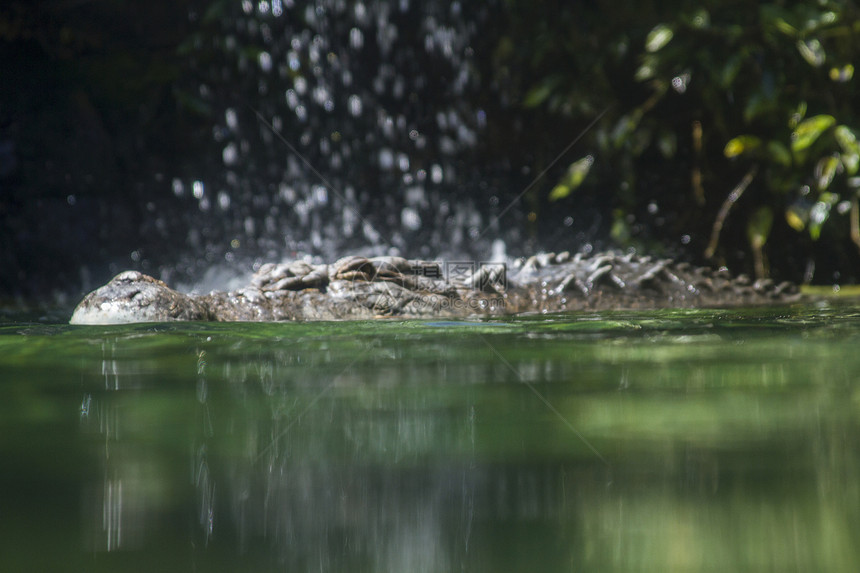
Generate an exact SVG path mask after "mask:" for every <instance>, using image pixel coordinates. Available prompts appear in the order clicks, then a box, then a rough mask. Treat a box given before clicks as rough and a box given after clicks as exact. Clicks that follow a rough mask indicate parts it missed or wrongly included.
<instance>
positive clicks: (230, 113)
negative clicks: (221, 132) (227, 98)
mask: <svg viewBox="0 0 860 573" xmlns="http://www.w3.org/2000/svg"><path fill="white" fill-rule="evenodd" d="M224 121H225V122H227V127H229V128H230V129H232V130H233V131H236V129H237V128H238V127H239V117H238V115H236V110H235V109H233V108H232V107H228V108H227V111H225V112H224Z"/></svg>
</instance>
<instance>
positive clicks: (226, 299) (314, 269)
mask: <svg viewBox="0 0 860 573" xmlns="http://www.w3.org/2000/svg"><path fill="white" fill-rule="evenodd" d="M452 269H453V270H455V271H456V270H459V271H463V270H465V271H466V272H465V273H462V272H452ZM443 270H447V271H448V272H447V273H445V272H443ZM506 271H507V269H505V268H504V266H503V265H478V266H477V268H475V266H474V265H473V266H471V267H470V266H468V265H466V266H465V267H464V266H463V265H459V266H448V267H447V268H446V269H443V267H442V266H440V265H439V264H438V263H435V262H429V261H417V260H406V259H403V258H400V257H375V258H370V259H368V258H364V257H355V256H353V257H345V258H343V259H340V260H339V261H337V262H335V263H334V264H330V265H325V264H324V265H312V264H309V263H306V262H304V261H293V262H291V263H285V264H267V265H263V267H261V268H260V270H259V271H257V273H256V274H255V275H254V276H253V277H252V279H251V284H250V285H248V286H246V287H244V288H241V289H239V290H236V291H231V292H212V293H209V294H206V295H187V294H183V293H180V292H177V291H175V290H173V289H171V288H169V287H168V286H167V285H166V284H164V283H163V282H161V281H159V280H157V279H154V278H152V277H149V276H147V275H144V274H142V273H139V272H136V271H126V272H124V273H120V274H119V275H117V276H116V277H115V278H114V279H113V280H111V281H110V282H109V283H108V284H106V285H105V286H103V287H101V288H99V289H97V290H95V291H93V292H92V293H90V294H88V295H87V296H86V297H85V298H84V300H83V301H81V303H80V304H79V305H78V307H77V308H76V309H75V312H74V314H73V315H72V319H71V323H72V324H121V323H130V322H165V321H174V320H212V321H254V322H264V321H285V320H345V319H346V320H349V319H367V318H375V317H404V318H431V317H465V316H491V315H505V314H517V313H525V312H559V311H564V310H583V309H591V310H602V309H644V308H665V307H706V306H711V307H715V306H744V305H756V304H768V303H779V302H790V301H792V300H796V299H797V298H798V297H799V296H800V295H799V294H798V291H797V288H796V286H795V285H793V284H791V283H782V284H779V285H774V284H773V282H772V281H769V280H763V281H761V280H760V281H756V282H752V281H750V280H749V279H748V278H746V277H745V276H743V275H741V276H739V277H732V276H731V275H730V274H729V273H728V271H725V270H721V271H712V270H711V269H708V268H703V267H693V266H690V265H687V264H684V263H673V262H672V261H670V260H652V259H650V258H648V257H636V256H634V255H619V254H615V253H601V254H598V255H595V256H591V257H586V256H582V255H575V256H570V255H569V254H568V253H566V252H565V253H558V254H555V253H546V254H541V255H536V256H533V257H530V258H529V259H527V260H525V261H524V262H521V263H520V264H517V265H515V268H514V272H513V273H510V272H506ZM446 276H447V280H446Z"/></svg>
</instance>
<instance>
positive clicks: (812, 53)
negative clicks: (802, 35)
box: [797, 38, 827, 68]
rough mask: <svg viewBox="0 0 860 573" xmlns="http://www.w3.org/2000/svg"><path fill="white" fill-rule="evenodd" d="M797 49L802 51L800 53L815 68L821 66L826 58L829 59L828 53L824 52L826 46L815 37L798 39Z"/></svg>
mask: <svg viewBox="0 0 860 573" xmlns="http://www.w3.org/2000/svg"><path fill="white" fill-rule="evenodd" d="M797 50H798V51H799V52H800V55H801V56H803V59H804V60H806V61H807V62H808V63H809V65H811V66H812V67H814V68H817V67H819V66H821V64H823V63H824V60H825V59H827V54H826V53H825V52H824V46H822V45H821V42H819V41H818V40H816V39H815V38H812V39H811V40H798V41H797Z"/></svg>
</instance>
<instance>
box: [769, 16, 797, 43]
mask: <svg viewBox="0 0 860 573" xmlns="http://www.w3.org/2000/svg"><path fill="white" fill-rule="evenodd" d="M773 25H774V26H776V29H777V30H779V31H780V32H782V33H783V34H785V35H786V36H788V37H789V38H796V37H797V28H795V27H794V26H792V25H791V24H789V23H788V22H786V21H785V20H783V19H782V18H775V19H774V21H773Z"/></svg>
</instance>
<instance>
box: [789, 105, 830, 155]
mask: <svg viewBox="0 0 860 573" xmlns="http://www.w3.org/2000/svg"><path fill="white" fill-rule="evenodd" d="M834 123H836V118H835V117H833V116H832V115H824V114H822V115H816V116H813V117H810V118H809V119H805V120H803V121H801V122H800V124H799V125H798V126H797V129H795V130H794V133H792V134H791V150H792V151H793V152H795V153H796V152H798V151H803V150H804V149H806V148H808V147H809V146H810V145H812V144H813V143H815V142H816V140H817V139H818V138H819V137H820V136H821V134H822V133H824V132H825V131H827V130H828V129H830V128H831V127H832V126H833V124H834Z"/></svg>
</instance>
